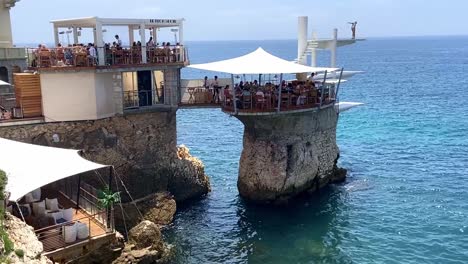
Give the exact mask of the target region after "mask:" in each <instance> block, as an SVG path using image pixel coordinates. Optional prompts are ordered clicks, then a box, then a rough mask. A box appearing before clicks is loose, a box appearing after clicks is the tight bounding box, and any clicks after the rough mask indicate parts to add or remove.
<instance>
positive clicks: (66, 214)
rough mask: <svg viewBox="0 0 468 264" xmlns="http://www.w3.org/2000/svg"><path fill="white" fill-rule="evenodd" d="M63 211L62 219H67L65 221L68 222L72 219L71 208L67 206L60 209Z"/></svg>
mask: <svg viewBox="0 0 468 264" xmlns="http://www.w3.org/2000/svg"><path fill="white" fill-rule="evenodd" d="M62 212H63V219H65V220H67V222H70V221H72V220H73V208H68V209H64V210H62Z"/></svg>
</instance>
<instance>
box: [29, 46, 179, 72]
mask: <svg viewBox="0 0 468 264" xmlns="http://www.w3.org/2000/svg"><path fill="white" fill-rule="evenodd" d="M143 48H144V49H143ZM94 49H95V51H94V52H90V49H89V48H86V47H84V46H75V47H58V48H42V49H39V48H26V57H27V60H28V65H29V67H32V68H52V67H67V66H74V67H99V66H125V65H140V64H167V63H180V62H186V61H187V56H186V54H187V50H186V48H185V47H184V46H168V47H164V48H163V47H162V46H155V47H141V46H127V47H118V48H116V47H95V48H94ZM144 50H146V53H145V54H144V55H146V61H143V58H144V56H143V51H144ZM100 52H101V53H104V55H103V56H102V54H101V57H102V58H104V61H102V62H101V63H99V57H100V56H99V53H100Z"/></svg>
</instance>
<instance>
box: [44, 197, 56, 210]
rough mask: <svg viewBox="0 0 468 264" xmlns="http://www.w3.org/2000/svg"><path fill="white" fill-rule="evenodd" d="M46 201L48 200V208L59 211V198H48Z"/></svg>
mask: <svg viewBox="0 0 468 264" xmlns="http://www.w3.org/2000/svg"><path fill="white" fill-rule="evenodd" d="M45 202H46V205H47V209H48V210H52V211H57V210H58V209H59V207H58V200H57V198H54V199H49V198H46V199H45Z"/></svg>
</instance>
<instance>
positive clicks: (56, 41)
mask: <svg viewBox="0 0 468 264" xmlns="http://www.w3.org/2000/svg"><path fill="white" fill-rule="evenodd" d="M54 41H55V47H57V46H58V44H59V43H60V40H59V31H58V27H56V26H54Z"/></svg>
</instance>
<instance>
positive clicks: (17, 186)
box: [0, 138, 110, 201]
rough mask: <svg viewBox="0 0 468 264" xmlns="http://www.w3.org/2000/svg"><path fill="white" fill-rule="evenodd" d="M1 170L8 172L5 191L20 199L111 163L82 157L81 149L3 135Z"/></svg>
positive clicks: (0, 141)
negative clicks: (34, 143)
mask: <svg viewBox="0 0 468 264" xmlns="http://www.w3.org/2000/svg"><path fill="white" fill-rule="evenodd" d="M0 149H1V150H2V153H4V155H2V156H1V157H0V170H3V171H4V172H6V174H7V177H8V183H7V186H6V191H7V192H10V200H11V201H18V200H19V199H21V197H23V196H24V195H26V194H27V193H29V192H31V191H34V190H35V189H37V188H39V187H42V186H44V185H47V184H49V183H52V182H55V181H58V180H61V179H64V178H67V177H70V176H74V175H77V174H80V173H83V172H87V171H92V170H96V169H100V168H105V167H110V166H109V165H102V164H98V163H94V162H91V161H88V160H86V159H84V158H82V157H81V156H80V154H79V150H73V149H62V148H54V147H44V146H38V145H33V144H27V143H22V142H17V141H13V140H8V139H3V138H0Z"/></svg>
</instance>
